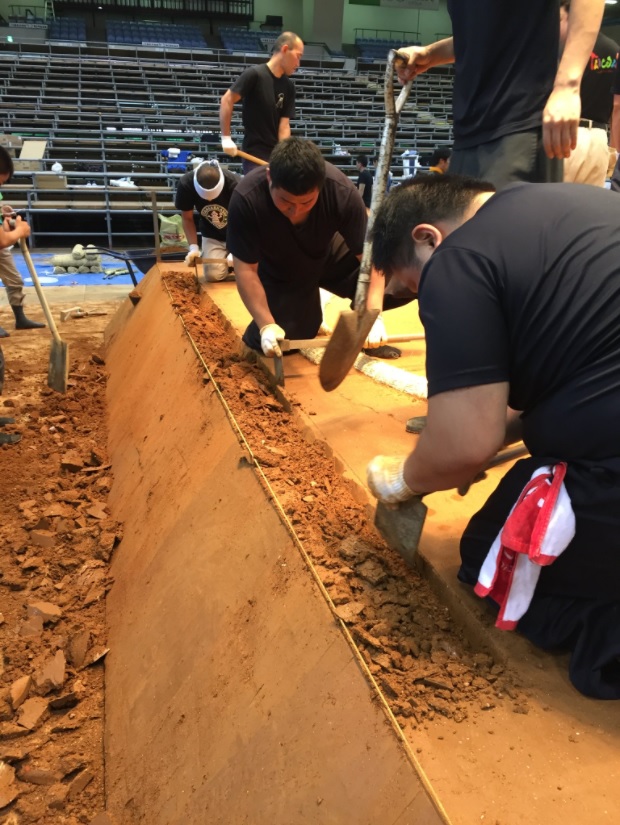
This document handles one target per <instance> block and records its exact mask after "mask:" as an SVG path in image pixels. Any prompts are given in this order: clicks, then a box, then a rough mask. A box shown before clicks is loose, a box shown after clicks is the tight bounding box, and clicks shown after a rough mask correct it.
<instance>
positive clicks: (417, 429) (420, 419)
mask: <svg viewBox="0 0 620 825" xmlns="http://www.w3.org/2000/svg"><path fill="white" fill-rule="evenodd" d="M424 427H426V416H425V415H416V416H414V417H413V418H408V419H407V423H406V424H405V429H406V430H407V432H408V433H414V434H415V435H419V433H421V432H422V430H423V429H424Z"/></svg>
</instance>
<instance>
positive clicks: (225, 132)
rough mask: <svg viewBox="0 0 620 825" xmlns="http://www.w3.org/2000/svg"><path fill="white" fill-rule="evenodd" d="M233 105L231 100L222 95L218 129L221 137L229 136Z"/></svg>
mask: <svg viewBox="0 0 620 825" xmlns="http://www.w3.org/2000/svg"><path fill="white" fill-rule="evenodd" d="M233 106H234V103H233V101H232V100H231V99H230V98H229V97H227V96H226V95H223V97H222V99H221V101H220V131H221V133H222V137H230V124H231V121H232V113H233Z"/></svg>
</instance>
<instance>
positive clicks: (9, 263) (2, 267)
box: [0, 247, 26, 307]
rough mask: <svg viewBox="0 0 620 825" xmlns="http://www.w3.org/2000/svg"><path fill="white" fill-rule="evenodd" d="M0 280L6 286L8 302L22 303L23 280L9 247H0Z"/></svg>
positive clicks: (12, 304)
mask: <svg viewBox="0 0 620 825" xmlns="http://www.w3.org/2000/svg"><path fill="white" fill-rule="evenodd" d="M0 281H2V283H3V284H4V285H5V287H6V293H7V297H8V299H9V304H10V305H11V306H12V307H20V306H21V305H22V304H23V303H24V298H25V297H26V296H25V295H24V281H23V279H22V276H21V275H20V274H19V272H18V271H17V267H16V266H15V261H14V260H13V253H12V252H11V248H10V247H7V248H6V249H0Z"/></svg>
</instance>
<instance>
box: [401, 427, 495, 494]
mask: <svg viewBox="0 0 620 825" xmlns="http://www.w3.org/2000/svg"><path fill="white" fill-rule="evenodd" d="M496 451H497V450H491V451H490V453H489V455H488V456H486V457H485V458H475V459H474V458H473V456H472V457H467V456H466V455H460V456H459V455H456V456H455V455H454V453H453V452H452V451H450V450H446V449H445V448H444V445H443V444H441V443H439V444H438V443H434V440H433V438H432V436H431V435H429V433H428V431H427V430H422V432H421V433H420V437H419V439H418V443H417V445H416V448H415V450H414V451H413V452H412V453H410V455H409V456H408V458H407V460H406V461H405V472H404V478H405V482H406V483H407V486H408V487H409V488H410V489H411V490H413V491H415V492H416V493H434V492H435V491H437V490H452V489H453V488H455V487H460V486H462V485H463V484H467V483H469V482H470V481H471V480H472V478H473V477H474V476H475V475H476V473H478V472H479V471H480V470H481V469H482V468H483V467H484V466H485V464H486V463H487V461H488V460H489V459H490V458H491V457H492V456H493V455H495V453H496Z"/></svg>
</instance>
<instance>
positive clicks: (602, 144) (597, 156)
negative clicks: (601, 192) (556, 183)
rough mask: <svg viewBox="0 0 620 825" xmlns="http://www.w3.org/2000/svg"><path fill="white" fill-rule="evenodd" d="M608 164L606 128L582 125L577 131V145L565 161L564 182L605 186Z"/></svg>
mask: <svg viewBox="0 0 620 825" xmlns="http://www.w3.org/2000/svg"><path fill="white" fill-rule="evenodd" d="M608 166H609V147H608V146H607V132H606V130H605V129H598V128H592V129H590V128H588V127H587V126H580V127H579V130H578V132H577V147H576V148H575V149H574V150H573V151H572V152H571V154H570V157H569V158H568V159H567V160H565V161H564V182H565V183H589V184H592V186H605V178H606V177H607V167H608Z"/></svg>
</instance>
